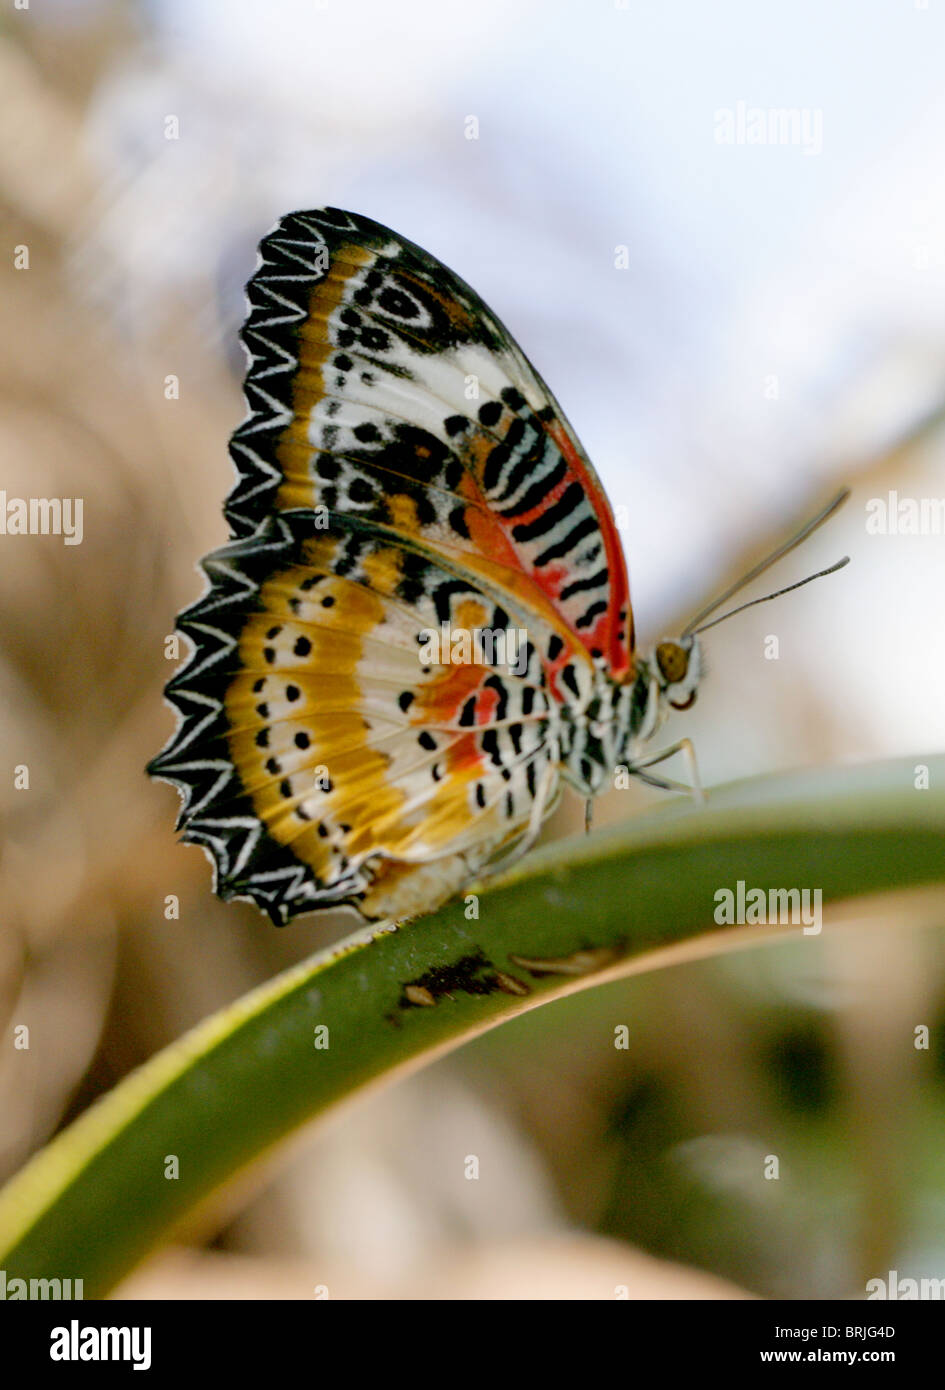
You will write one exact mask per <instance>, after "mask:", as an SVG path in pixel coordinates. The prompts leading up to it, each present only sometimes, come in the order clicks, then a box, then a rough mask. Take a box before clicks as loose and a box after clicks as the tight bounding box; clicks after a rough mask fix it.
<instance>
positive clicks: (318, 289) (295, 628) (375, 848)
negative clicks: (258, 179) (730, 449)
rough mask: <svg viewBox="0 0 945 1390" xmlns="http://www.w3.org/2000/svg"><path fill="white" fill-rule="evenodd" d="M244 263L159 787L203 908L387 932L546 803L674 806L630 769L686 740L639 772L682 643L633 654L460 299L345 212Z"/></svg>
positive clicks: (514, 849)
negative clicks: (232, 410)
mask: <svg viewBox="0 0 945 1390" xmlns="http://www.w3.org/2000/svg"><path fill="white" fill-rule="evenodd" d="M259 251H260V262H259V265H258V268H257V270H256V272H255V274H254V275H253V277H252V279H251V280H250V282H249V284H248V286H247V297H248V301H249V315H248V318H247V320H246V322H245V324H244V326H243V329H242V334H241V336H242V340H243V343H244V346H245V348H246V350H247V354H248V358H249V363H248V369H247V375H246V379H245V383H244V391H245V396H246V402H247V407H248V415H247V418H246V419H245V420H244V422H243V423H242V424H241V425H240V426H239V428H238V429H237V430H236V431H235V433H234V434H233V436H232V438H231V441H230V454H231V457H232V459H233V462H234V464H235V466H236V471H237V481H236V484H235V486H234V487H233V490H232V491H231V493H230V495H229V497H228V499H227V501H226V504H225V515H226V517H227V520H228V522H229V525H230V529H231V539H230V541H229V542H228V543H227V544H226V545H224V546H223V547H222V549H219V550H217V551H215V552H214V553H212V554H211V555H209V556H208V557H207V558H206V559H205V560H204V561H203V562H202V567H203V570H204V572H205V575H206V577H207V580H208V587H207V589H206V592H205V593H204V595H203V597H202V598H201V599H199V600H198V601H197V602H196V603H195V604H193V605H192V606H191V607H189V608H188V609H186V610H185V611H184V612H183V613H182V614H181V615H180V618H179V619H178V627H179V629H180V630H181V632H183V633H184V634H186V636H187V637H188V638H189V639H190V640H191V642H192V644H193V651H192V654H191V656H190V658H189V659H188V660H187V662H186V663H185V665H184V666H183V667H182V668H181V669H180V671H179V672H178V673H177V674H176V675H175V676H174V677H173V678H172V679H171V681H170V682H169V683H168V685H167V688H166V695H167V698H168V700H169V701H170V702H171V704H172V705H173V706H174V707H175V709H176V711H177V713H178V726H177V729H176V732H175V733H174V735H173V737H172V738H171V740H170V742H169V743H168V745H167V746H166V748H165V749H164V750H163V752H162V753H161V754H160V755H159V756H158V757H157V758H155V759H154V760H153V761H152V763H151V764H150V765H149V771H150V772H151V773H152V774H153V775H155V776H157V777H160V778H162V779H164V780H165V781H169V782H172V783H173V784H175V785H176V786H177V788H178V790H179V791H180V793H181V797H182V803H181V811H180V818H179V821H178V828H179V829H181V830H182V831H183V839H184V840H185V841H187V842H189V843H193V844H197V845H200V846H202V847H203V848H204V850H205V851H207V853H208V856H209V857H210V859H211V862H212V864H213V867H214V873H215V888H216V891H217V892H218V893H219V895H220V896H221V897H222V898H224V899H230V898H245V899H249V900H251V901H253V902H255V903H256V905H257V906H258V907H260V908H261V909H262V910H264V911H265V912H267V913H268V914H269V915H270V917H271V918H272V920H273V921H274V922H275V923H276V924H277V925H284V924H285V923H287V922H288V921H290V920H291V918H293V917H294V916H296V915H298V914H300V913H305V912H311V911H314V910H318V909H321V908H334V907H339V906H350V907H354V908H355V909H357V911H358V912H359V913H360V914H361V916H362V917H363V918H365V919H367V920H369V921H378V920H383V919H391V920H394V921H398V920H402V919H404V918H407V917H411V916H414V915H416V914H418V913H422V912H427V911H430V910H432V909H433V908H435V907H436V906H438V905H439V904H441V903H442V902H444V901H446V900H448V899H449V898H450V897H452V896H453V895H454V894H456V893H457V892H459V891H460V890H461V889H462V888H463V887H464V886H466V885H468V884H469V883H471V882H473V881H474V880H475V879H476V878H477V877H481V876H483V875H484V874H487V873H489V872H490V871H494V869H495V868H496V866H504V865H505V864H506V863H508V862H510V860H511V859H513V858H515V857H517V856H518V855H519V854H521V853H524V851H525V850H526V849H527V848H528V847H529V845H530V844H531V843H532V842H533V841H534V839H535V838H536V836H537V834H538V832H539V831H540V829H541V826H542V823H543V822H544V820H545V819H546V818H547V817H548V815H549V814H550V813H551V811H552V810H553V809H554V807H555V805H556V802H557V800H558V797H559V795H560V792H561V788H562V785H563V784H564V783H568V784H570V785H571V786H572V787H573V788H575V789H576V790H577V792H579V793H580V794H581V795H582V796H584V797H585V798H588V799H589V798H592V797H594V796H595V795H596V794H597V793H599V792H600V791H601V790H602V789H603V788H604V787H605V786H607V785H611V784H612V781H613V776H614V769H615V768H616V767H617V766H624V767H626V768H627V769H628V770H629V771H630V772H631V773H633V774H635V775H637V776H639V777H642V778H643V779H644V780H647V781H652V782H655V783H656V784H657V785H660V786H674V785H677V784H674V783H668V782H667V781H666V780H665V779H660V778H655V777H653V775H652V773H649V772H647V771H646V769H647V768H650V767H652V766H653V765H654V764H655V763H656V762H659V761H662V760H663V759H664V758H665V757H667V756H669V755H670V754H672V753H674V752H677V751H679V750H680V749H682V751H687V748H688V744H687V741H685V740H683V741H681V742H680V743H677V744H675V745H673V746H672V748H670V749H667V750H663V751H662V752H660V753H658V754H651V755H650V756H647V754H646V746H647V745H648V743H649V741H650V740H651V739H652V737H653V735H654V734H655V732H656V731H657V729H658V728H659V727H660V726H661V724H662V723H663V721H664V719H665V718H666V716H667V714H668V712H669V710H670V709H688V708H689V707H690V706H691V705H692V704H693V702H694V700H695V697H696V690H697V686H698V683H699V678H700V675H701V672H702V656H701V651H700V645H699V641H698V636H697V632H696V628H697V626H698V621H694V622H693V623H691V624H690V625H689V627H688V629H687V630H686V632H685V633H684V634H683V635H682V636H680V637H677V638H672V639H670V638H664V639H663V640H662V641H660V642H659V643H657V645H656V646H655V648H654V649H653V651H652V652H651V653H649V654H647V655H646V656H643V655H641V654H640V653H638V652H637V651H636V647H635V641H634V627H633V613H632V609H631V605H630V598H629V585H628V579H627V567H626V562H625V559H624V555H623V550H622V547H621V544H620V539H619V536H618V533H617V529H616V526H615V522H614V517H613V514H612V512H611V509H610V505H609V503H608V500H607V497H606V495H605V492H604V489H603V487H602V485H601V482H600V479H599V478H598V477H597V475H596V473H595V472H594V469H593V467H592V466H591V463H590V461H589V459H588V457H587V455H586V454H585V452H584V450H583V449H582V447H581V445H580V443H579V442H578V439H577V437H576V435H575V433H574V431H573V430H572V428H571V426H570V425H569V423H568V421H567V420H566V418H565V416H564V413H563V412H562V410H561V408H560V406H559V405H558V403H557V402H556V401H555V399H554V397H553V396H552V394H551V392H550V391H549V390H548V387H547V386H546V385H545V383H544V382H543V381H542V379H541V377H540V376H539V375H538V373H537V372H536V370H535V369H534V367H533V366H532V365H531V364H530V362H529V361H528V359H527V357H526V356H525V355H524V353H523V352H522V351H521V349H520V348H519V347H518V345H517V344H516V343H515V341H514V340H513V338H512V337H511V335H510V334H509V332H508V331H507V329H505V328H504V327H503V325H502V324H501V322H500V321H499V320H498V319H497V318H496V317H495V315H494V314H493V313H492V312H491V310H490V309H489V308H487V306H486V305H485V304H484V303H483V301H482V300H481V299H480V298H479V296H478V295H477V294H476V293H475V291H474V290H472V289H471V288H470V286H469V285H467V284H466V283H465V282H464V281H463V280H461V279H460V278H459V276H458V275H455V274H454V273H453V272H452V271H450V270H448V269H447V268H446V266H444V265H443V264H442V263H441V262H440V261H438V260H437V259H436V258H435V257H433V256H432V255H430V254H429V253H427V252H426V251H423V250H421V249H420V248H419V247H418V246H416V245H414V244H413V243H412V242H410V241H407V240H406V239H404V238H403V237H400V236H397V235H396V234H395V233H394V232H392V231H390V230H389V229H388V228H386V227H383V226H381V225H380V224H379V223H377V222H373V221H371V220H370V219H368V218H366V217H362V216H359V215H356V214H354V213H350V212H343V211H340V210H338V209H336V208H324V209H319V210H316V211H308V212H295V213H291V214H289V215H288V216H286V217H284V218H283V219H282V220H281V221H280V222H279V224H278V225H277V226H276V228H275V229H274V230H273V231H272V232H270V233H269V235H267V236H266V237H265V238H264V239H263V241H262V243H261V245H260V248H259ZM838 500H839V499H838ZM833 505H836V504H833ZM832 509H833V506H832V507H831V508H829V509H828V511H827V512H825V513H823V514H822V515H821V516H820V517H818V518H816V519H815V522H814V523H811V525H810V526H809V527H808V528H805V531H804V533H803V534H808V533H809V531H810V529H813V526H814V525H818V524H820V521H821V520H823V519H825V516H826V515H827V514H829V512H830V511H831V510H832ZM800 538H802V536H801V537H796V538H795V539H794V540H793V541H792V542H791V543H790V544H789V546H788V547H782V550H781V551H780V552H778V553H777V554H776V556H775V557H773V558H777V557H778V554H780V553H784V551H785V550H786V549H788V548H792V547H793V545H794V544H796V543H797V541H798V540H799V539H800ZM770 558H772V557H769V562H770ZM765 567H766V565H765ZM756 572H760V569H758V568H757V567H756V571H753V573H752V575H751V576H748V578H751V577H754V573H756ZM812 577H814V576H812ZM803 582H807V581H803ZM735 587H736V588H737V587H740V585H738V586H735ZM791 587H795V586H791ZM731 592H734V588H733V589H732V590H730V591H729V593H731ZM727 597H728V594H726V595H723V596H722V599H719V600H717V601H716V602H715V603H714V604H712V605H710V606H709V608H708V609H706V610H704V612H703V613H702V614H700V615H699V620H701V619H702V618H703V617H705V616H706V615H707V614H708V613H709V612H711V611H714V609H715V608H716V607H717V606H718V604H719V603H720V602H722V601H723V600H724V599H725V598H727ZM756 601H762V600H756ZM710 625H711V624H707V626H710Z"/></svg>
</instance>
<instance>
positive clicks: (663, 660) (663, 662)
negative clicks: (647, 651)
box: [648, 636, 702, 709]
mask: <svg viewBox="0 0 945 1390" xmlns="http://www.w3.org/2000/svg"><path fill="white" fill-rule="evenodd" d="M648 666H649V669H650V672H651V677H652V679H653V680H655V681H656V685H657V690H658V699H659V703H660V705H661V706H664V705H668V706H669V707H670V708H671V709H690V708H691V707H692V705H694V704H695V702H696V690H697V687H698V685H699V681H700V679H701V676H702V650H701V648H700V646H699V641H698V638H696V637H693V636H689V637H678V638H672V637H664V638H663V640H662V642H658V643H657V644H656V647H655V648H654V650H653V656H652V659H651V660H650V662H649V663H648Z"/></svg>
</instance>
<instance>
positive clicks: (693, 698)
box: [669, 691, 696, 709]
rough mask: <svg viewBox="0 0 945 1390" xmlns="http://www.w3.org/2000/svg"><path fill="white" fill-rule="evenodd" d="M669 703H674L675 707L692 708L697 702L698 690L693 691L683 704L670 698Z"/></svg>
mask: <svg viewBox="0 0 945 1390" xmlns="http://www.w3.org/2000/svg"><path fill="white" fill-rule="evenodd" d="M669 703H670V704H671V705H672V707H673V709H692V707H693V705H694V704H695V703H696V692H695V691H693V692H692V694H691V695H690V696H689V699H688V700H683V702H682V704H681V705H678V704H677V703H676V701H675V700H670V702H669Z"/></svg>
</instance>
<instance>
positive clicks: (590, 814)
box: [584, 796, 594, 835]
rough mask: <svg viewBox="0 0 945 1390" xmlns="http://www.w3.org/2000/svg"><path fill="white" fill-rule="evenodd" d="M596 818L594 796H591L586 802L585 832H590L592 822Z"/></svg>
mask: <svg viewBox="0 0 945 1390" xmlns="http://www.w3.org/2000/svg"><path fill="white" fill-rule="evenodd" d="M593 819H594V798H593V797H592V796H589V797H587V798H586V799H585V802H584V834H585V835H587V834H589V833H590V829H591V822H592V821H593Z"/></svg>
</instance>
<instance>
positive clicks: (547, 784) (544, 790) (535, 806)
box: [477, 759, 557, 878]
mask: <svg viewBox="0 0 945 1390" xmlns="http://www.w3.org/2000/svg"><path fill="white" fill-rule="evenodd" d="M556 774H557V768H556V766H555V762H554V760H553V759H549V761H548V762H547V763H546V764H545V770H544V772H543V773H542V775H541V781H540V782H539V783H538V790H537V791H536V793H535V800H534V802H533V803H532V810H531V815H530V816H529V818H528V824H527V826H526V827H525V832H524V834H523V835H522V837H521V839H520V840H517V841H516V842H515V844H514V845H513V846H512V848H511V849H510V850H509V851H508V852H507V853H506V854H503V856H502V858H501V859H494V860H493V861H492V863H491V864H487V865H486V866H485V867H484V868H482V869H479V870H478V871H477V877H479V878H494V877H495V875H496V874H500V873H502V871H503V870H504V869H507V868H509V866H510V865H512V864H514V863H515V861H516V860H517V859H521V857H522V855H523V854H527V853H528V851H529V850H530V849H531V847H532V845H533V844H534V843H535V841H536V840H537V839H538V835H539V832H540V831H541V825H542V821H543V820H544V812H545V806H546V805H547V803H548V797H549V795H550V794H551V791H552V788H553V787H554V784H555V777H556Z"/></svg>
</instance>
